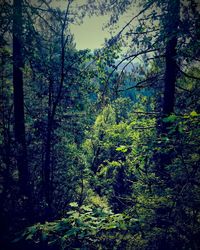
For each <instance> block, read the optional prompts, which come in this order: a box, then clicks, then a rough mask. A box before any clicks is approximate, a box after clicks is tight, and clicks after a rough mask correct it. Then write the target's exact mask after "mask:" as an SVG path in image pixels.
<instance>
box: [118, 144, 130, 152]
mask: <svg viewBox="0 0 200 250" xmlns="http://www.w3.org/2000/svg"><path fill="white" fill-rule="evenodd" d="M127 150H128V149H127V147H126V146H120V147H118V148H116V151H121V152H123V153H126V152H127Z"/></svg>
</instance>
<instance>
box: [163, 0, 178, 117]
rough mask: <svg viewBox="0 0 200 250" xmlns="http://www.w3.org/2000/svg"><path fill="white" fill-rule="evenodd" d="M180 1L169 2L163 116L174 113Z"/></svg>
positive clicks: (170, 0)
mask: <svg viewBox="0 0 200 250" xmlns="http://www.w3.org/2000/svg"><path fill="white" fill-rule="evenodd" d="M179 12H180V0H174V1H172V0H169V1H168V14H167V15H168V16H167V26H166V36H167V39H168V41H167V44H166V52H165V56H166V61H165V63H166V68H165V78H164V99H163V115H164V116H168V115H170V114H171V113H173V111H174V100H175V83H176V78H177V64H176V55H177V53H176V45H177V31H178V25H179Z"/></svg>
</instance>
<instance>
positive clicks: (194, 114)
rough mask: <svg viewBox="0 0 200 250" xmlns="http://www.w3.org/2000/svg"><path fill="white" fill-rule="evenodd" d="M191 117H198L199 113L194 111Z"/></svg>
mask: <svg viewBox="0 0 200 250" xmlns="http://www.w3.org/2000/svg"><path fill="white" fill-rule="evenodd" d="M190 115H191V116H192V117H195V116H198V114H197V112H196V111H194V110H193V111H192V112H191V113H190Z"/></svg>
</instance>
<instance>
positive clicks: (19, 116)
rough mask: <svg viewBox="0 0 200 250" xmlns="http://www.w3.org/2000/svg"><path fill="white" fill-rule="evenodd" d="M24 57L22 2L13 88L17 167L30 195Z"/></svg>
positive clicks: (17, 0) (17, 4) (16, 21)
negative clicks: (25, 119)
mask: <svg viewBox="0 0 200 250" xmlns="http://www.w3.org/2000/svg"><path fill="white" fill-rule="evenodd" d="M22 67H23V57H22V1H21V0H14V2H13V88H14V119H15V125H14V130H15V140H16V151H17V167H18V171H19V184H20V191H21V193H22V194H23V195H26V196H28V195H29V174H28V168H27V151H26V140H25V121H24V93H23V72H22Z"/></svg>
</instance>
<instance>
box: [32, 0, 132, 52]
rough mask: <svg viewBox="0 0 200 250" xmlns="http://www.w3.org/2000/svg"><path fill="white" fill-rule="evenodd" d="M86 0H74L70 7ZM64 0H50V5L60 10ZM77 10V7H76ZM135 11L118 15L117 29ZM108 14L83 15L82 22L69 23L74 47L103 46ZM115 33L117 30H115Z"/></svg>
mask: <svg viewBox="0 0 200 250" xmlns="http://www.w3.org/2000/svg"><path fill="white" fill-rule="evenodd" d="M33 1H34V0H33ZM95 1H96V0H94V2H95ZM86 2H87V0H74V1H73V3H72V8H73V9H75V10H76V6H80V5H83V4H85V3H86ZM66 3H67V2H66V0H60V1H56V0H52V5H53V6H54V7H60V8H61V9H62V10H65V9H66V6H67V4H66ZM77 11H78V9H77ZM135 13H136V9H135V8H131V9H129V10H128V11H127V13H126V14H124V15H123V16H120V21H119V28H118V31H119V30H120V29H121V28H122V27H123V26H125V24H126V23H127V22H128V21H129V20H130V19H131V18H132V17H133V15H134V14H135ZM109 18H110V16H109V15H105V16H96V15H93V16H91V17H89V16H85V17H84V18H83V22H82V24H70V30H71V32H72V34H73V35H74V40H75V43H76V48H77V49H78V50H81V49H91V50H94V49H98V48H101V47H103V44H104V41H105V38H108V39H109V38H110V37H111V35H110V32H109V29H108V28H107V29H103V26H104V25H105V24H106V23H108V21H109ZM116 33H117V30H116Z"/></svg>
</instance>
